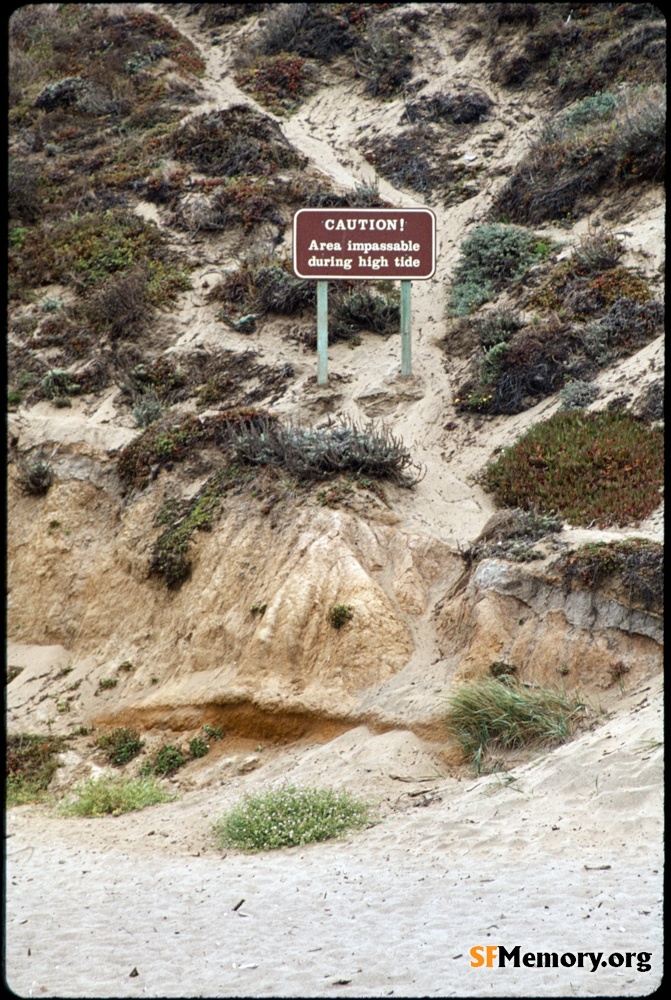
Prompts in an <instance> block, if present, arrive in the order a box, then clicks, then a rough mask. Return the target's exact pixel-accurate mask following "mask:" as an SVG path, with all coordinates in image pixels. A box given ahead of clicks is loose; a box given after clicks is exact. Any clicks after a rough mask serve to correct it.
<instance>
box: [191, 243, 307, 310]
mask: <svg viewBox="0 0 671 1000" xmlns="http://www.w3.org/2000/svg"><path fill="white" fill-rule="evenodd" d="M208 297H209V299H210V300H214V301H218V302H222V303H223V307H224V308H223V310H222V318H225V319H227V320H228V321H229V322H230V321H231V320H232V316H233V315H236V314H239V315H242V316H248V315H250V314H255V315H258V314H263V313H268V312H270V313H273V312H275V313H279V314H280V315H289V314H291V313H294V312H300V311H301V310H302V309H305V308H307V307H310V306H312V307H314V305H315V303H316V301H317V292H316V285H315V283H314V282H313V281H302V280H300V279H299V278H296V277H294V275H293V269H292V265H291V262H290V261H289V260H288V259H276V258H272V257H270V258H267V257H261V258H249V259H248V260H244V261H243V262H242V264H241V265H240V267H239V268H238V269H237V271H233V272H232V273H231V274H228V275H227V276H226V277H225V278H224V279H223V280H222V281H220V282H218V283H217V284H216V285H215V286H214V287H213V289H212V291H211V292H210V293H209V296H208Z"/></svg>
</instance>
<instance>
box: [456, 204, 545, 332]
mask: <svg viewBox="0 0 671 1000" xmlns="http://www.w3.org/2000/svg"><path fill="white" fill-rule="evenodd" d="M549 250H550V247H549V245H548V243H547V242H545V241H543V240H541V239H540V238H539V237H538V236H535V235H534V234H533V233H530V232H529V231H528V230H525V229H522V228H520V227H518V226H507V225H501V224H497V223H494V224H489V225H481V226H476V227H475V229H474V230H473V232H472V233H471V235H470V236H468V237H467V238H466V239H465V240H464V242H463V243H462V245H461V251H460V254H459V260H458V262H457V266H456V267H455V269H454V277H453V281H452V292H451V295H450V301H449V306H448V313H449V315H450V316H465V315H466V314H467V313H469V312H473V310H474V309H476V308H477V306H478V305H481V304H482V303H483V302H487V301H488V300H489V299H491V298H492V297H493V295H494V292H495V291H497V290H500V289H501V288H503V287H504V286H505V285H506V284H507V283H508V282H510V281H514V280H515V279H517V278H521V277H522V276H523V275H524V274H525V273H526V272H527V271H528V269H529V268H530V267H531V265H532V264H533V263H535V262H537V261H540V260H544V259H545V258H546V257H547V255H548V253H549Z"/></svg>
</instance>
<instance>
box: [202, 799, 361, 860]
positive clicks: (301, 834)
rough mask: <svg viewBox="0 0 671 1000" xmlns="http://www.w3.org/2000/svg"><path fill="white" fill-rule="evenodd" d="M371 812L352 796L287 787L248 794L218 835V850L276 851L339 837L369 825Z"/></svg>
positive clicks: (219, 825) (215, 828)
mask: <svg viewBox="0 0 671 1000" xmlns="http://www.w3.org/2000/svg"><path fill="white" fill-rule="evenodd" d="M370 814H371V807H370V805H369V804H368V803H366V802H362V801H361V800H360V799H357V798H355V797H354V796H353V795H351V794H350V793H349V792H337V791H335V790H334V789H332V788H298V787H296V786H295V785H284V786H282V787H280V788H273V789H270V790H269V791H267V792H261V793H258V794H256V795H246V796H245V798H244V799H243V800H242V802H241V803H240V804H239V805H237V806H236V807H235V808H234V809H232V810H231V811H230V812H229V813H228V814H227V815H226V816H224V817H222V818H221V819H219V820H217V822H216V823H215V824H214V826H213V832H214V836H215V840H216V843H217V846H218V847H238V848H240V849H241V850H243V851H272V850H274V849H276V848H278V847H296V846H298V845H300V844H310V843H312V842H313V841H318V840H328V839H329V838H330V837H338V836H340V835H341V834H343V833H345V832H346V831H347V830H351V829H355V828H356V827H361V826H364V825H365V824H366V823H368V822H369V820H370Z"/></svg>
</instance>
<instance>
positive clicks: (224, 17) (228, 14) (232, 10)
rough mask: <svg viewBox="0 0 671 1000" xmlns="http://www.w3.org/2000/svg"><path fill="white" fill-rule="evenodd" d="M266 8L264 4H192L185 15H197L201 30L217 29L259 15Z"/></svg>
mask: <svg viewBox="0 0 671 1000" xmlns="http://www.w3.org/2000/svg"><path fill="white" fill-rule="evenodd" d="M266 6H267V4H265V3H192V4H189V9H188V10H187V12H186V13H187V16H188V15H190V14H196V13H197V14H199V15H200V18H201V20H200V25H201V27H202V28H218V27H220V26H221V25H222V24H232V23H233V22H235V21H242V20H245V19H246V18H248V17H251V16H252V15H253V14H260V13H261V11H263V10H265V8H266Z"/></svg>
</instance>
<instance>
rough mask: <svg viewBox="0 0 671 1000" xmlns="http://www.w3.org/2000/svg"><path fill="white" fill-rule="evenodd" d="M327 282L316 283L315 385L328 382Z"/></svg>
mask: <svg viewBox="0 0 671 1000" xmlns="http://www.w3.org/2000/svg"><path fill="white" fill-rule="evenodd" d="M328 288H329V283H328V281H318V282H317V384H318V385H326V383H327V382H328V357H327V354H326V352H327V350H328V343H329V318H328Z"/></svg>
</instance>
